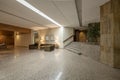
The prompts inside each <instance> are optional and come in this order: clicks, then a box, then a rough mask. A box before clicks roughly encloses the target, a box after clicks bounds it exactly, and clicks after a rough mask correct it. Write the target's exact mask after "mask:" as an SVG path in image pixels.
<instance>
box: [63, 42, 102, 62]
mask: <svg viewBox="0 0 120 80" xmlns="http://www.w3.org/2000/svg"><path fill="white" fill-rule="evenodd" d="M65 49H66V50H69V51H71V52H74V53H75V54H79V55H80V54H82V55H85V56H87V57H91V58H92V59H94V60H97V61H99V57H100V46H99V45H92V44H87V43H81V42H72V43H71V44H70V45H68V46H66V47H65Z"/></svg>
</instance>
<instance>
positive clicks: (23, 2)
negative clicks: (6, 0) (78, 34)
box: [16, 0, 63, 27]
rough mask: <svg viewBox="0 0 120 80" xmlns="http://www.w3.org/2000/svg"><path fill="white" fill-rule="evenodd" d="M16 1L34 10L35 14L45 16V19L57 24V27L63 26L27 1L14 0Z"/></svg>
mask: <svg viewBox="0 0 120 80" xmlns="http://www.w3.org/2000/svg"><path fill="white" fill-rule="evenodd" d="M16 1H17V2H19V3H21V4H22V5H24V6H25V7H27V8H29V9H31V10H32V11H34V12H36V13H37V14H39V15H41V16H42V17H44V18H46V19H47V20H49V21H51V22H52V23H54V24H56V25H58V26H59V27H63V26H62V25H61V24H59V23H58V22H56V21H55V20H53V19H52V18H50V17H49V16H47V15H46V14H44V13H43V12H42V11H40V10H38V9H37V8H35V7H34V6H32V5H31V4H30V3H28V2H27V1H25V0H16Z"/></svg>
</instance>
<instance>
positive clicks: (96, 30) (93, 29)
mask: <svg viewBox="0 0 120 80" xmlns="http://www.w3.org/2000/svg"><path fill="white" fill-rule="evenodd" d="M87 37H88V42H94V43H96V42H97V43H98V42H99V40H98V39H99V37H100V23H99V22H96V23H89V24H88V32H87Z"/></svg>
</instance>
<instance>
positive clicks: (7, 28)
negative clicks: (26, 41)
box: [0, 23, 31, 33]
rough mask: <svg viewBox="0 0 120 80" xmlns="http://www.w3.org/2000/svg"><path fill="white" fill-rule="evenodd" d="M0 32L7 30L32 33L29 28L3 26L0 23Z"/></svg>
mask: <svg viewBox="0 0 120 80" xmlns="http://www.w3.org/2000/svg"><path fill="white" fill-rule="evenodd" d="M0 30H6V31H16V32H20V33H30V32H31V30H30V29H27V28H21V27H18V26H13V25H8V24H3V23H0Z"/></svg>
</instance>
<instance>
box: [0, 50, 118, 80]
mask: <svg viewBox="0 0 120 80" xmlns="http://www.w3.org/2000/svg"><path fill="white" fill-rule="evenodd" d="M0 80H120V70H119V69H114V68H111V67H109V66H107V65H104V64H102V63H99V62H97V61H94V60H92V59H91V58H89V57H86V56H83V55H77V54H74V53H73V52H70V51H67V50H65V49H56V50H55V51H52V52H44V51H41V50H28V49H24V48H22V49H21V48H20V49H15V50H12V51H7V52H4V51H2V52H0Z"/></svg>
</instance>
